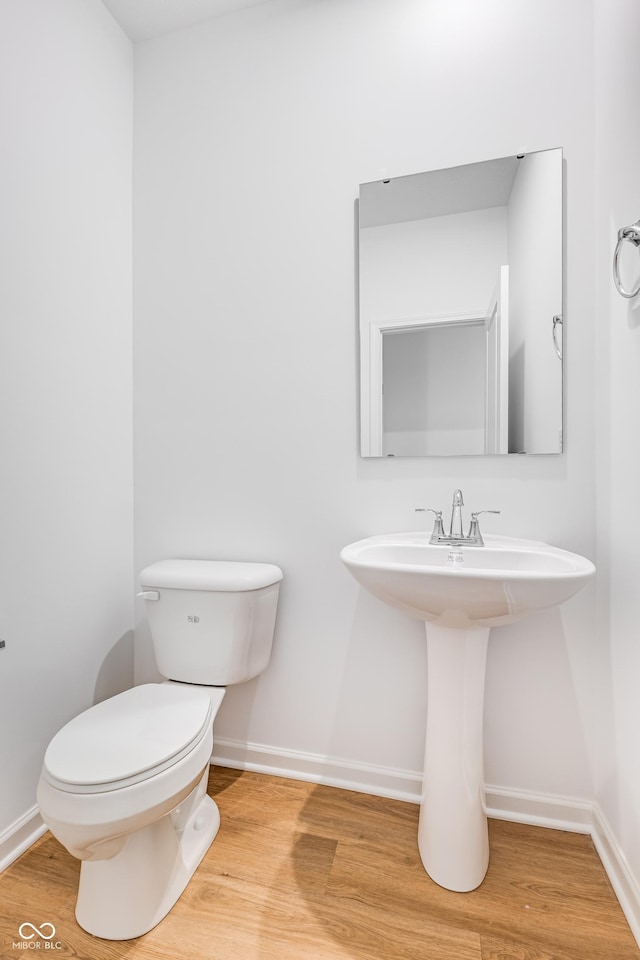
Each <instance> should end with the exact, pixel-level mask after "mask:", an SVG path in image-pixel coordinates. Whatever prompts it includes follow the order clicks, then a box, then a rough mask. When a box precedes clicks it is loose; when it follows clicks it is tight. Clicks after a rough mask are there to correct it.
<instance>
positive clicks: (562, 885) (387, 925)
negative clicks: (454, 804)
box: [0, 767, 640, 960]
mask: <svg viewBox="0 0 640 960" xmlns="http://www.w3.org/2000/svg"><path fill="white" fill-rule="evenodd" d="M209 792H210V793H211V795H212V796H213V797H214V798H215V800H216V802H217V803H218V805H219V807H220V812H221V816H222V826H221V828H220V832H219V834H218V836H217V838H216V840H215V841H214V843H213V845H212V847H211V848H210V850H209V852H208V854H207V856H206V857H205V859H204V861H203V863H202V864H201V866H200V868H199V869H198V871H197V873H196V875H195V876H194V878H193V879H192V881H191V883H190V884H189V886H188V887H187V889H186V891H185V892H184V894H183V895H182V897H181V898H180V900H179V901H178V903H177V904H176V906H175V907H174V908H173V910H172V911H171V913H170V914H169V915H168V916H167V917H166V918H165V919H164V920H163V921H162V923H161V924H159V925H158V926H157V927H156V928H155V929H154V930H152V931H151V932H150V933H148V934H146V935H145V936H144V937H140V938H139V939H137V940H129V941H121V942H115V941H107V940H98V939H96V938H94V937H90V936H89V935H88V934H86V933H85V932H84V931H83V930H82V929H81V928H80V927H79V926H78V925H77V923H76V921H75V918H74V907H75V898H76V890H77V882H78V872H79V864H78V862H77V861H76V860H74V859H73V858H72V857H71V856H70V855H69V854H68V853H67V852H66V851H65V850H64V849H63V848H62V847H61V846H60V844H58V842H57V841H56V840H54V839H53V837H51V835H50V834H45V836H44V837H42V839H41V840H39V841H38V842H37V843H36V844H35V845H34V846H33V847H32V848H31V849H30V850H28V851H27V852H26V853H25V854H23V856H22V857H21V858H20V859H19V860H17V861H16V862H15V863H14V864H13V865H12V866H11V867H10V868H9V869H8V870H7V871H5V873H4V874H2V875H1V876H0V958H1V960H16V958H18V957H20V956H21V955H25V954H30V955H33V954H35V953H36V952H37V953H38V955H39V956H45V955H48V956H50V957H53V956H55V957H59V958H75V960H116V958H117V960H201V958H202V960H204V958H206V960H640V950H639V949H638V947H637V945H636V943H635V940H634V938H633V936H632V934H631V931H630V930H629V927H628V925H627V923H626V920H625V919H624V916H623V914H622V911H621V909H620V907H619V905H618V902H617V900H616V898H615V895H614V893H613V891H612V889H611V887H610V885H609V881H608V879H607V877H606V875H605V872H604V869H603V867H602V865H601V863H600V860H599V859H598V856H597V854H596V852H595V850H594V848H593V845H592V843H591V840H590V838H589V837H586V836H583V835H580V834H572V833H563V832H559V831H555V830H545V829H542V828H539V827H528V826H523V825H521V824H513V823H505V822H502V821H498V820H493V821H490V838H491V863H490V866H489V872H488V874H487V877H486V879H485V881H484V883H483V884H482V886H481V887H479V888H478V890H475V891H473V892H472V893H465V894H456V893H451V892H449V891H447V890H443V889H442V888H441V887H438V886H437V885H436V884H435V883H433V882H432V881H431V880H430V879H429V877H428V876H427V875H426V873H425V872H424V869H423V868H422V865H421V863H420V859H419V855H418V851H417V846H416V835H417V822H418V808H417V807H416V806H414V805H412V804H408V803H401V802H399V801H393V800H385V799H382V798H380V797H371V796H368V795H366V794H360V793H352V792H349V791H345V790H338V789H335V788H332V787H324V786H318V785H315V784H310V783H303V782H300V781H297V780H285V779H281V778H279V777H271V776H264V775H260V774H253V773H247V772H240V771H236V770H227V769H224V768H221V767H213V768H212V770H211V776H210V781H209ZM25 921H28V922H31V923H34V924H36V925H40V924H42V923H46V922H48V923H52V924H54V925H55V927H56V936H55V941H52V943H56V942H57V943H59V948H58V949H55V950H54V949H51V948H49V949H47V950H46V951H45V949H44V948H42V949H40V950H39V951H37V950H36V948H31V949H20V948H19V947H18V946H14V944H19V943H20V942H21V941H20V938H19V936H18V927H19V926H20V924H21V923H23V922H25Z"/></svg>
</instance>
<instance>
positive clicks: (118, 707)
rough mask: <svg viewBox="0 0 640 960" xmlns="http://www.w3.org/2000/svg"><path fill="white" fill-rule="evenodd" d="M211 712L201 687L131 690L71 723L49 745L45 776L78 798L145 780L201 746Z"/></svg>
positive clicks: (149, 685)
mask: <svg viewBox="0 0 640 960" xmlns="http://www.w3.org/2000/svg"><path fill="white" fill-rule="evenodd" d="M211 713H212V705H211V698H210V697H209V695H208V694H207V692H206V691H205V690H200V689H198V688H197V687H188V686H186V685H185V687H184V688H182V687H179V686H174V685H170V684H160V683H147V684H143V685H142V686H139V687H133V688H132V689H131V690H126V691H125V692H124V693H120V694H118V695H117V696H115V697H111V699H109V700H104V701H103V702H102V703H98V704H96V705H95V706H94V707H90V708H89V709H88V710H85V712H84V713H81V714H80V715H79V716H77V717H74V719H73V720H70V721H69V723H67V725H66V726H64V727H63V728H62V730H60V731H59V733H57V734H56V735H55V737H54V738H53V740H52V741H51V743H50V744H49V747H48V749H47V752H46V754H45V758H44V771H45V774H46V776H47V779H48V780H49V781H50V782H51V783H53V784H54V785H57V786H60V787H61V789H63V790H67V791H70V792H80V793H91V792H97V791H99V790H107V789H117V788H118V787H122V786H127V785H129V784H131V783H136V782H137V781H139V780H145V779H147V778H148V777H151V776H153V775H154V774H156V773H158V772H160V770H162V769H165V768H166V767H169V766H172V765H173V764H174V763H177V762H178V760H180V759H181V758H182V757H184V756H186V754H188V753H189V752H190V751H191V750H192V749H193V748H194V747H195V746H196V745H197V743H199V742H200V740H201V739H202V738H203V737H204V735H205V734H206V732H207V730H208V729H209V725H210V720H211Z"/></svg>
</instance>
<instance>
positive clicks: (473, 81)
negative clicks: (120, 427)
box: [135, 0, 599, 798]
mask: <svg viewBox="0 0 640 960" xmlns="http://www.w3.org/2000/svg"><path fill="white" fill-rule="evenodd" d="M589 14H590V7H589V6H588V5H587V4H585V2H584V0H565V2H564V3H562V4H558V3H557V2H556V0H541V2H536V3H531V2H530V0H486V2H483V3H482V4H478V3H476V2H474V0H456V2H452V0H448V2H447V3H444V2H443V3H440V2H433V3H424V2H423V0H396V2H394V3H388V2H387V0H324V2H323V3H312V2H299V0H274V2H273V3H269V4H263V5H261V6H260V7H256V8H253V9H250V10H246V11H244V12H242V13H239V14H236V15H233V16H228V17H225V18H222V19H220V20H217V21H214V22H211V23H209V24H204V25H202V26H200V27H199V28H197V29H192V30H185V31H181V32H180V33H176V34H174V35H172V36H167V37H164V38H161V39H158V40H156V41H150V42H147V43H144V44H141V45H140V46H139V47H138V48H137V51H136V120H137V126H136V141H135V158H136V162H135V211H136V221H135V226H136V246H135V262H136V267H137V280H136V298H135V309H136V335H135V362H136V372H137V375H136V417H135V432H136V467H135V471H136V472H135V478H136V490H137V493H136V558H135V563H136V569H140V568H141V567H142V566H143V565H144V564H146V563H148V562H151V561H153V560H156V559H159V558H161V557H168V556H172V555H177V556H195V557H223V558H224V557H227V558H231V559H234V558H235V559H239V558H251V559H255V560H269V561H274V562H276V563H279V564H280V565H281V566H282V568H283V570H284V575H285V579H284V583H283V587H282V592H281V604H280V614H279V622H278V627H277V634H276V638H275V648H274V656H273V660H272V662H271V665H270V667H269V669H268V670H267V672H266V673H265V674H264V675H263V676H262V677H261V678H260V679H259V680H257V681H253V682H251V683H249V684H246V685H244V686H242V687H238V688H236V689H233V690H230V691H229V693H228V696H227V697H226V698H225V702H224V704H223V707H222V710H221V713H220V716H219V719H218V721H217V723H216V737H217V739H218V742H220V740H221V739H224V738H227V739H231V740H235V741H238V742H240V743H241V744H242V743H248V742H253V743H258V744H264V745H267V747H268V748H270V749H272V750H281V751H284V752H285V754H287V755H290V754H291V752H292V751H300V754H299V755H298V756H299V757H300V756H304V757H307V756H308V755H315V756H320V757H322V756H326V757H327V758H338V759H342V760H344V761H345V762H346V763H347V764H352V765H356V764H361V765H369V768H371V767H372V766H376V767H377V768H384V769H390V770H394V769H395V770H400V771H403V770H408V771H417V770H419V769H420V766H421V761H422V751H423V739H424V717H425V689H426V685H425V671H426V655H425V648H424V642H423V637H422V628H421V625H420V624H419V623H417V622H414V621H412V620H410V619H408V618H405V617H404V616H403V615H401V614H399V613H396V612H394V611H392V610H390V609H385V608H383V607H382V605H380V604H379V603H377V602H376V601H375V600H373V599H372V598H370V597H368V596H366V595H364V594H363V593H362V592H361V591H360V590H359V589H358V588H357V586H356V584H355V583H354V582H353V581H352V580H350V578H349V576H348V575H347V573H346V571H345V570H344V569H343V568H342V567H341V565H340V562H339V559H338V552H339V550H340V548H341V547H342V546H343V545H344V544H346V543H349V542H350V541H352V540H355V539H357V538H360V537H363V536H366V535H368V534H372V533H380V532H384V531H392V530H402V529H409V528H419V527H420V526H421V525H422V524H423V523H424V521H423V520H422V519H420V518H419V517H417V516H416V515H415V514H414V507H416V506H421V505H424V506H432V507H442V508H443V509H445V510H448V507H449V504H450V502H451V493H452V490H453V489H454V487H458V486H460V487H462V489H463V491H464V494H465V499H466V503H467V505H468V509H481V508H485V507H487V508H488V507H491V508H499V509H501V510H502V516H501V517H499V518H495V517H492V518H490V519H489V520H488V522H487V523H486V524H485V529H486V530H487V531H494V532H502V533H509V534H513V535H518V536H525V537H526V536H530V537H535V538H539V539H548V540H550V541H551V542H553V543H556V544H558V545H560V546H563V547H567V548H569V549H574V550H577V551H579V552H581V553H584V554H586V555H588V556H592V557H593V556H594V553H595V551H594V546H595V521H594V511H595V484H594V458H595V450H594V412H595V411H594V397H593V389H592V388H593V377H594V358H593V335H594V284H593V265H594V251H593V242H592V238H593V226H594V216H593V189H594V169H593V165H594V146H593V103H592V96H593V75H592V40H593V35H592V22H591V18H590V15H589ZM549 64H553V69H552V70H550V69H548V67H549ZM558 144H561V145H562V146H563V148H564V151H565V157H566V160H567V171H568V174H567V217H568V227H567V280H568V294H567V321H568V323H570V329H571V338H570V349H569V348H568V349H567V396H568V404H567V420H566V426H567V431H566V441H567V452H566V454H564V455H563V456H556V457H536V458H525V457H512V458H477V459H473V458H460V459H443V460H420V459H418V460H400V459H392V460H387V459H383V460H361V459H360V458H359V455H358V439H357V438H358V428H357V363H358V361H357V337H356V323H355V289H354V282H355V280H354V278H355V264H354V246H355V244H354V201H355V199H356V197H357V195H358V184H359V183H361V182H366V181H371V180H374V179H376V178H378V177H379V176H380V170H381V168H383V167H384V168H386V170H387V171H388V174H389V175H390V176H396V175H402V174H407V173H410V172H415V171H421V170H426V169H435V168H442V167H446V166H450V165H454V164H460V163H469V162H472V161H476V160H482V159H486V158H490V157H496V156H504V155H506V154H510V153H515V152H521V151H524V152H526V151H528V150H534V149H540V148H545V147H553V146H557V145H558ZM139 616H140V617H141V616H142V611H139ZM593 622H594V591H593V590H592V589H588V590H586V591H584V592H583V593H582V594H581V595H580V596H579V597H577V598H576V599H575V600H573V601H571V603H569V604H567V605H566V606H565V607H564V608H563V609H562V610H561V611H557V612H555V613H553V614H546V615H544V616H540V617H537V618H532V619H530V620H528V621H526V622H523V623H521V624H519V625H515V626H513V627H505V628H502V629H500V630H498V631H496V632H495V635H494V637H493V638H492V643H491V649H490V653H489V662H488V675H487V711H486V773H487V779H488V780H489V781H490V782H492V783H495V784H500V785H503V786H505V787H513V788H520V789H522V790H532V791H538V792H545V791H547V792H550V793H556V794H567V795H570V796H579V797H587V798H589V797H591V796H592V790H593V784H592V764H593V757H592V755H591V751H592V749H593V744H594V740H595V731H596V727H597V722H598V719H599V715H598V711H597V709H596V701H597V689H598V684H599V675H598V662H597V656H596V655H597V651H598V647H597V644H598V640H597V635H596V632H595V629H594V626H593ZM138 653H139V660H138V676H139V678H140V679H142V678H145V677H153V676H155V673H154V670H153V665H152V658H151V656H150V653H149V649H148V638H147V636H146V634H145V631H144V630H143V629H142V628H141V630H140V636H139V645H138ZM287 762H288V761H287Z"/></svg>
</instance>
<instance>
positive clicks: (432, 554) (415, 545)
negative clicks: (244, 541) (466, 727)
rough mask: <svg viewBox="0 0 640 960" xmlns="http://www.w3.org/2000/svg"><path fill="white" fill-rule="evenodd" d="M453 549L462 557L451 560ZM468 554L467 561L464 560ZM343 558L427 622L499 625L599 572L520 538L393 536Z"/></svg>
mask: <svg viewBox="0 0 640 960" xmlns="http://www.w3.org/2000/svg"><path fill="white" fill-rule="evenodd" d="M452 549H453V550H455V551H456V552H457V559H455V560H451V559H448V558H449V557H450V556H451V554H452ZM460 555H461V557H462V559H460ZM340 558H341V560H342V562H343V563H344V564H345V566H346V567H347V569H348V570H349V571H350V573H351V574H352V575H353V576H354V577H355V579H356V580H357V581H358V583H360V584H361V586H363V587H364V588H365V589H366V590H368V591H369V593H372V594H373V595H374V596H375V597H378V598H379V599H380V600H384V601H385V603H388V604H390V605H391V606H392V607H396V608H398V609H399V610H404V611H405V612H406V613H409V614H411V616H414V617H417V618H419V619H420V620H425V621H431V622H436V623H439V624H441V625H442V626H447V627H463V628H464V627H466V628H469V627H473V626H478V627H481V626H483V627H493V626H497V625H498V624H503V623H512V622H513V621H514V620H517V619H519V618H520V617H522V616H524V615H525V614H528V613H532V612H534V611H536V610H543V609H545V608H546V607H554V606H556V605H557V604H559V603H563V602H564V601H565V600H568V599H569V597H572V596H573V595H574V594H575V593H577V592H578V591H579V590H580V589H581V588H582V587H583V586H584V584H585V581H586V580H588V578H589V577H591V576H592V575H593V574H594V572H595V567H594V565H593V564H592V563H591V561H590V560H587V559H586V558H585V557H581V556H579V555H578V554H575V553H569V552H568V551H567V550H560V549H558V548H557V547H552V546H549V544H546V543H539V542H538V541H536V540H520V539H517V538H514V537H497V536H486V537H485V546H484V547H466V546H463V547H462V548H451V547H449V546H445V545H440V544H438V545H435V544H430V543H429V534H427V533H389V534H383V535H382V536H377V537H368V538H367V539H366V540H359V541H357V542H356V543H352V544H350V545H349V546H348V547H345V548H344V549H343V550H342V551H341V553H340Z"/></svg>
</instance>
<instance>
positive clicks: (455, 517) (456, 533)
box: [449, 490, 464, 539]
mask: <svg viewBox="0 0 640 960" xmlns="http://www.w3.org/2000/svg"><path fill="white" fill-rule="evenodd" d="M463 506H464V500H463V499H462V490H454V492H453V504H452V508H451V526H450V527H449V536H450V537H455V538H456V539H462V537H463V536H464V534H463V532H462V508H463Z"/></svg>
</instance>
